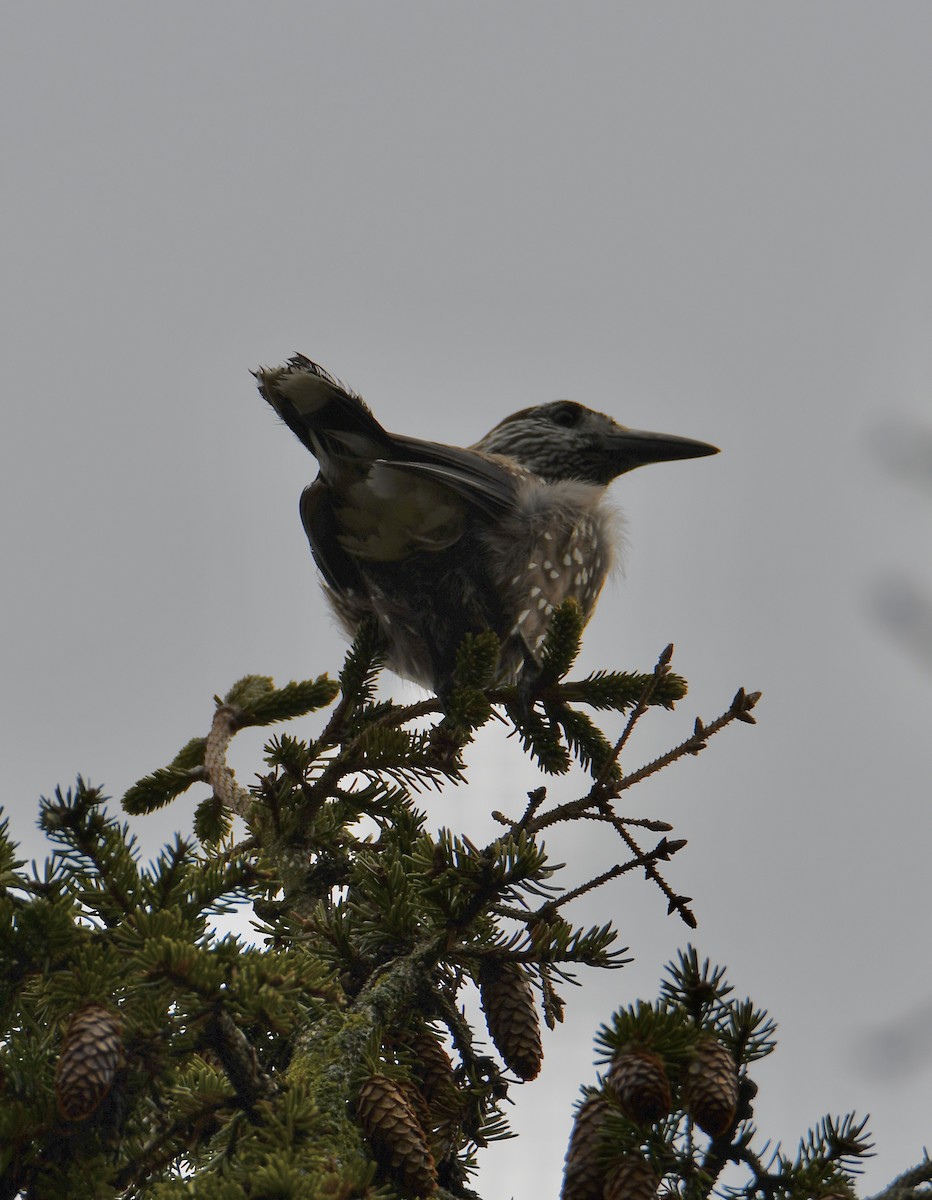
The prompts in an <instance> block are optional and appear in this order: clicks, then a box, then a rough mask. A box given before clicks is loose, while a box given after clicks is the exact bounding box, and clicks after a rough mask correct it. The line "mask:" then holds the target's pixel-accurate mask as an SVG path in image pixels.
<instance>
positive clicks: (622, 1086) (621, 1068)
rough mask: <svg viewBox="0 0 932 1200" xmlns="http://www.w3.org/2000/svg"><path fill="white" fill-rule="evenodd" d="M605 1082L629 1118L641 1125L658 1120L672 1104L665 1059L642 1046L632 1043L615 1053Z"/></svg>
mask: <svg viewBox="0 0 932 1200" xmlns="http://www.w3.org/2000/svg"><path fill="white" fill-rule="evenodd" d="M605 1086H606V1087H607V1088H609V1089H610V1090H611V1092H612V1093H613V1094H614V1096H615V1099H616V1100H617V1101H618V1107H619V1108H620V1109H621V1111H622V1112H623V1113H624V1115H625V1116H626V1117H627V1118H628V1120H629V1121H634V1122H635V1124H638V1125H652V1124H653V1123H654V1121H659V1120H660V1119H661V1118H662V1117H665V1116H666V1115H667V1113H668V1112H669V1111H670V1108H671V1106H672V1104H673V1099H672V1097H671V1095H670V1082H669V1080H668V1079H667V1072H666V1068H665V1067H664V1065H663V1059H662V1058H661V1057H660V1055H659V1054H655V1053H654V1052H653V1051H652V1050H646V1049H644V1048H643V1047H640V1046H630V1047H628V1048H626V1049H625V1050H622V1051H621V1052H620V1053H618V1054H616V1055H615V1057H614V1058H613V1059H612V1065H611V1067H610V1069H609V1073H608V1078H607V1079H606V1080H605Z"/></svg>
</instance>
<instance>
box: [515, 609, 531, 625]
mask: <svg viewBox="0 0 932 1200" xmlns="http://www.w3.org/2000/svg"><path fill="white" fill-rule="evenodd" d="M530 615H531V610H530V609H529V608H526V609H525V610H524V611H523V612H521V613H518V620H517V622H516V624H518V625H523V624H524V622H525V621H526V620H527V619H528V617H529V616H530Z"/></svg>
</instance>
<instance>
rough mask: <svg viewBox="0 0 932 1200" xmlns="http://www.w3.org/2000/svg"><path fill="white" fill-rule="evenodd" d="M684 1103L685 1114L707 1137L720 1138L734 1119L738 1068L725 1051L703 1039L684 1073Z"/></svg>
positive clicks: (714, 1043) (712, 1038) (716, 1044)
mask: <svg viewBox="0 0 932 1200" xmlns="http://www.w3.org/2000/svg"><path fill="white" fill-rule="evenodd" d="M683 1099H684V1103H685V1106H686V1109H687V1111H688V1112H689V1113H690V1114H691V1116H692V1118H693V1120H694V1121H695V1122H696V1124H697V1125H698V1126H699V1128H700V1129H701V1130H703V1132H705V1133H707V1134H708V1135H709V1137H719V1136H720V1135H721V1134H723V1133H724V1132H725V1131H726V1129H728V1127H729V1126H730V1125H731V1123H732V1121H733V1120H734V1119H735V1111H736V1109H737V1107H738V1068H737V1067H736V1065H735V1060H734V1058H733V1057H732V1055H731V1052H730V1051H729V1050H728V1048H727V1047H725V1046H723V1045H722V1043H721V1042H720V1041H718V1040H717V1039H716V1038H714V1037H702V1038H700V1039H699V1041H698V1042H697V1043H696V1046H695V1049H694V1050H693V1058H692V1061H691V1062H690V1064H689V1066H688V1067H687V1069H686V1081H685V1084H684V1089H683Z"/></svg>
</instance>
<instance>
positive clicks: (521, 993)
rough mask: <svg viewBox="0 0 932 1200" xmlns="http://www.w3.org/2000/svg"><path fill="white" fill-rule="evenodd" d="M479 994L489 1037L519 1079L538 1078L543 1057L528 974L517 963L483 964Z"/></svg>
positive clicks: (538, 1023)
mask: <svg viewBox="0 0 932 1200" xmlns="http://www.w3.org/2000/svg"><path fill="white" fill-rule="evenodd" d="M479 995H480V998H481V1001H482V1011H483V1012H484V1013H485V1023H486V1025H487V1026H488V1030H489V1036H490V1037H491V1038H492V1041H493V1042H494V1043H495V1045H496V1047H497V1048H498V1052H499V1054H500V1055H501V1056H502V1058H503V1059H504V1060H505V1064H506V1066H508V1067H509V1068H510V1069H511V1070H512V1071H514V1073H515V1074H516V1075H517V1076H518V1078H519V1079H523V1080H525V1082H527V1081H529V1080H531V1079H536V1078H537V1076H538V1074H539V1073H540V1068H541V1063H542V1062H543V1060H544V1048H543V1046H542V1045H541V1041H540V1021H539V1020H538V1018H537V1006H536V1005H535V1003H534V993H533V991H532V990H531V985H530V983H529V982H528V977H527V973H526V972H525V971H523V970H522V968H521V967H519V966H516V965H515V964H514V963H492V962H487V963H484V964H483V967H482V970H481V972H480V974H479Z"/></svg>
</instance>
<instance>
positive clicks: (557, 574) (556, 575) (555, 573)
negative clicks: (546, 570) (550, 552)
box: [550, 571, 560, 579]
mask: <svg viewBox="0 0 932 1200" xmlns="http://www.w3.org/2000/svg"><path fill="white" fill-rule="evenodd" d="M550 578H551V579H559V578H560V572H559V571H551V572H550Z"/></svg>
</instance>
